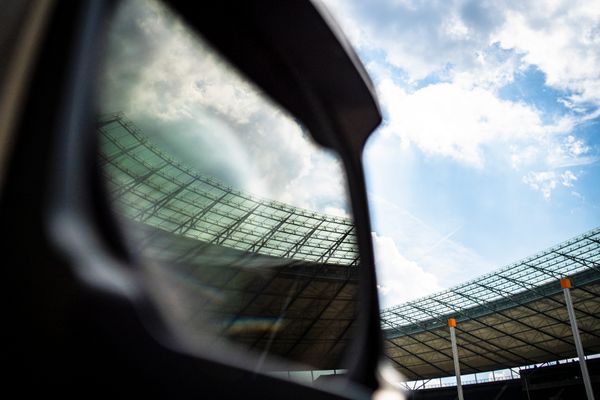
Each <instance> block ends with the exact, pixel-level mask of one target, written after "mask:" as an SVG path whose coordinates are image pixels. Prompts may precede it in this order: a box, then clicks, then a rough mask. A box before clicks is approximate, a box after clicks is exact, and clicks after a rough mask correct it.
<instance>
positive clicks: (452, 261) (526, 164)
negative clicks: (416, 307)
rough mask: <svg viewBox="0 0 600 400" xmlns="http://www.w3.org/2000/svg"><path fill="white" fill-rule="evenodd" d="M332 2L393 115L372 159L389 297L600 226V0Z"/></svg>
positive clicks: (375, 140)
mask: <svg viewBox="0 0 600 400" xmlns="http://www.w3.org/2000/svg"><path fill="white" fill-rule="evenodd" d="M542 3H543V4H542ZM325 4H326V7H327V9H328V10H329V12H330V13H331V14H332V15H333V16H334V17H335V19H336V20H337V22H338V23H339V25H340V26H341V28H342V30H343V31H344V32H345V33H346V35H347V36H348V38H349V40H350V41H351V43H352V44H353V45H354V47H355V49H356V51H357V52H358V54H359V56H360V58H361V59H362V61H363V63H364V64H365V65H366V66H367V69H368V71H369V73H370V75H371V77H372V79H373V81H374V83H375V86H376V89H377V92H378V95H379V100H380V103H381V106H382V109H383V112H384V116H385V119H384V123H383V126H382V127H381V128H380V129H379V130H378V131H377V132H376V134H375V135H374V136H373V137H372V138H371V140H370V142H369V145H368V149H367V152H366V155H365V162H366V165H367V170H368V175H369V191H370V199H371V204H372V206H373V211H372V213H373V218H374V220H375V224H374V225H375V230H376V231H377V233H376V234H374V241H375V244H376V247H377V249H378V256H379V265H378V268H379V275H380V286H381V288H380V290H381V293H380V294H381V297H382V300H383V304H384V306H389V305H392V304H396V303H398V302H400V301H403V300H406V299H409V298H414V297H418V296H422V295H425V294H428V293H431V292H434V291H436V290H439V289H442V288H447V287H449V286H451V285H454V284H457V283H459V282H462V281H465V280H468V279H471V278H474V277H475V276H477V275H480V274H482V273H484V272H488V271H490V270H492V269H495V268H498V267H500V266H502V265H505V264H508V263H510V262H512V261H516V260H518V259H519V258H521V257H525V256H527V255H530V254H532V253H535V252H536V251H538V250H542V249H544V248H546V247H549V246H551V245H553V244H555V243H558V242H560V241H563V240H566V239H568V238H570V237H572V236H575V235H577V234H579V233H583V232H584V231H586V230H589V229H591V228H594V227H596V226H598V225H600V184H599V182H600V163H599V159H600V125H599V122H600V119H599V118H598V116H599V115H600V111H599V110H600V108H599V106H600V68H599V66H600V2H589V1H580V2H578V1H571V0H568V1H561V0H552V1H546V2H522V1H452V0H444V1H427V2H425V1H411V0H378V1H369V0H327V1H325Z"/></svg>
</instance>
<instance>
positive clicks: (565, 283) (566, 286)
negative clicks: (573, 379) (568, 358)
mask: <svg viewBox="0 0 600 400" xmlns="http://www.w3.org/2000/svg"><path fill="white" fill-rule="evenodd" d="M560 287H562V289H563V293H564V294H565V303H566V304H567V311H568V312H569V320H570V321H571V330H572V331H573V340H574V341H575V349H576V350H577V357H579V366H580V367H581V375H582V377H583V384H584V385H585V392H586V394H587V398H588V400H594V391H593V389H592V382H591V381H590V374H589V373H588V369H587V364H586V362H585V354H584V353H583V346H582V344H581V337H579V329H578V328H577V317H576V316H575V310H574V309H573V301H572V300H571V287H572V285H571V280H570V279H569V278H562V279H561V280H560Z"/></svg>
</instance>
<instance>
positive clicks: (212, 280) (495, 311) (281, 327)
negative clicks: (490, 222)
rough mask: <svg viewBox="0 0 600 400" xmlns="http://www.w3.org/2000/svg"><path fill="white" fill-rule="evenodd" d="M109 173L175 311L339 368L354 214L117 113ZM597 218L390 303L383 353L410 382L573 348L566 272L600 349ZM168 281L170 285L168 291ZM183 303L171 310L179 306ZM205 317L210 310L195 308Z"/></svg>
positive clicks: (197, 323)
mask: <svg viewBox="0 0 600 400" xmlns="http://www.w3.org/2000/svg"><path fill="white" fill-rule="evenodd" d="M99 132H100V138H101V144H102V145H101V153H100V157H101V160H102V164H103V168H104V172H105V176H106V178H107V179H108V181H109V183H110V185H109V188H110V190H111V194H112V197H113V199H114V201H115V204H116V205H117V209H118V210H119V211H120V212H121V213H122V214H124V215H126V216H127V217H128V218H126V221H125V222H124V223H125V224H126V226H127V227H129V229H128V232H129V233H131V234H132V235H133V237H135V238H136V239H135V240H133V241H132V242H133V244H134V245H135V246H137V247H138V249H139V250H140V253H141V254H142V255H143V258H144V260H145V264H146V265H147V266H148V268H149V269H150V270H151V273H153V274H155V276H158V277H159V278H160V280H162V281H164V282H168V286H169V288H170V289H172V290H169V295H168V296H164V295H163V296H162V298H163V299H164V298H168V299H170V300H169V301H170V304H169V305H168V306H167V308H168V311H167V312H168V313H170V314H172V315H176V316H177V318H178V321H177V323H178V324H179V325H181V326H185V327H187V328H188V329H190V330H191V331H193V332H200V331H202V330H205V329H206V326H207V325H212V326H214V327H215V328H214V329H215V330H216V331H217V332H220V333H221V334H222V335H223V336H226V337H229V338H231V339H234V340H235V342H236V343H241V344H242V345H243V346H245V347H246V348H251V349H265V348H269V349H270V352H271V353H274V354H277V355H282V356H285V357H287V358H290V359H292V360H296V361H301V362H303V363H306V364H309V365H311V366H313V367H315V368H323V369H324V368H340V367H343V366H340V364H339V362H340V360H341V357H342V355H343V353H344V350H345V349H346V345H347V344H348V343H349V340H350V338H351V336H350V335H351V332H352V329H351V328H352V325H353V321H354V318H355V311H356V292H357V290H356V286H357V274H356V272H357V269H358V268H359V258H358V250H357V246H356V237H355V230H354V225H353V223H352V221H351V220H349V219H346V218H339V217H333V216H329V215H325V214H320V213H317V212H313V211H308V210H303V209H300V208H296V207H292V206H289V205H286V204H282V203H279V202H275V201H271V200H265V199H260V198H257V197H253V196H251V195H248V194H246V193H243V192H241V191H239V190H235V189H233V188H230V187H227V186H225V185H223V184H221V183H219V182H217V181H216V180H214V179H211V178H208V177H206V176H203V175H202V174H199V173H198V172H197V171H194V170H192V169H190V168H188V167H186V166H185V165H183V164H182V163H181V162H179V161H177V160H175V159H174V158H173V157H172V156H171V155H169V154H168V153H166V152H165V151H163V150H161V149H159V148H158V147H157V146H156V145H154V144H152V143H151V142H150V141H149V140H148V138H147V137H146V136H145V135H144V134H143V133H142V132H140V131H139V130H138V129H137V128H136V127H135V126H134V125H133V124H132V123H131V122H130V121H128V120H127V119H126V118H125V117H124V116H123V115H122V114H113V115H108V116H105V117H103V118H101V120H100V121H99ZM599 262H600V229H595V230H593V231H590V232H588V233H586V234H584V235H581V236H578V237H576V238H573V239H571V240H569V241H567V242H565V243H562V244H559V245H557V246H554V247H553V248H550V249H548V250H545V251H543V252H540V253H538V254H535V255H533V256H531V257H529V258H526V259H524V260H521V261H519V262H516V263H514V264H511V265H509V266H507V267H504V268H502V269H500V270H498V271H496V272H494V273H491V274H487V275H484V276H482V277H480V278H477V279H475V280H473V281H470V282H467V283H464V284H462V285H459V286H456V287H454V288H452V289H449V290H446V291H443V292H440V293H436V294H434V295H431V296H428V297H426V298H422V299H418V300H415V301H411V302H408V303H405V304H402V305H399V306H396V307H392V308H389V309H386V310H384V311H383V312H382V314H381V317H382V328H383V330H384V332H385V336H386V355H387V356H388V358H389V359H390V360H391V361H392V362H393V363H394V365H395V366H396V367H397V368H398V369H399V370H400V371H401V372H403V373H404V374H405V376H406V377H407V378H409V379H426V378H433V377H443V376H450V375H453V373H454V370H453V365H452V354H451V348H450V338H449V332H448V328H447V327H446V321H447V319H448V318H450V317H452V318H456V319H457V321H458V328H457V332H458V335H457V336H458V347H459V355H460V360H461V368H462V372H463V373H465V374H468V373H471V372H483V371H490V370H497V369H502V368H507V367H516V366H520V365H529V364H534V363H538V362H544V361H549V360H558V359H564V358H570V357H574V356H575V348H574V345H573V341H572V338H571V331H570V325H569V322H568V316H567V311H566V308H565V305H564V301H563V297H562V292H561V289H560V285H559V282H558V280H559V278H561V277H563V276H570V277H571V278H572V279H573V282H574V289H573V290H572V297H573V301H574V304H575V309H576V313H577V317H578V322H579V326H580V331H581V336H582V340H583V344H584V348H585V349H586V351H587V352H588V353H597V352H600V265H599ZM173 289H174V290H173ZM173 310H176V311H177V312H172V311H173ZM206 315H208V316H210V318H208V319H207V318H206V317H199V316H206Z"/></svg>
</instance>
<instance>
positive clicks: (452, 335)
mask: <svg viewBox="0 0 600 400" xmlns="http://www.w3.org/2000/svg"><path fill="white" fill-rule="evenodd" d="M448 327H449V328H450V341H451V342H452V357H453V358H454V373H455V374H456V389H457V390H458V400H464V397H463V391H462V383H461V381H460V365H459V363H458V349H457V347H456V333H455V332H454V329H455V328H456V320H455V319H454V318H450V319H449V320H448Z"/></svg>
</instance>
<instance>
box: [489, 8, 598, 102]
mask: <svg viewBox="0 0 600 400" xmlns="http://www.w3.org/2000/svg"><path fill="white" fill-rule="evenodd" d="M492 40H497V41H499V42H500V43H501V45H502V46H503V47H504V48H507V49H513V50H515V51H517V52H519V53H521V54H523V56H524V61H525V62H526V63H528V64H531V65H536V66H538V67H539V68H540V70H542V71H543V72H544V73H545V74H546V83H547V84H548V85H550V86H553V87H555V88H558V89H563V90H568V91H573V92H574V95H573V96H572V99H573V100H575V101H591V102H593V103H594V104H595V105H596V106H597V105H600V75H599V74H598V65H600V3H598V2H590V1H573V0H562V1H547V2H545V4H543V5H542V4H539V3H536V4H533V3H526V2H515V3H514V4H512V5H510V6H509V7H507V9H506V10H505V13H504V24H503V25H502V27H501V28H500V29H498V30H497V32H495V34H494V35H493V39H492Z"/></svg>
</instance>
